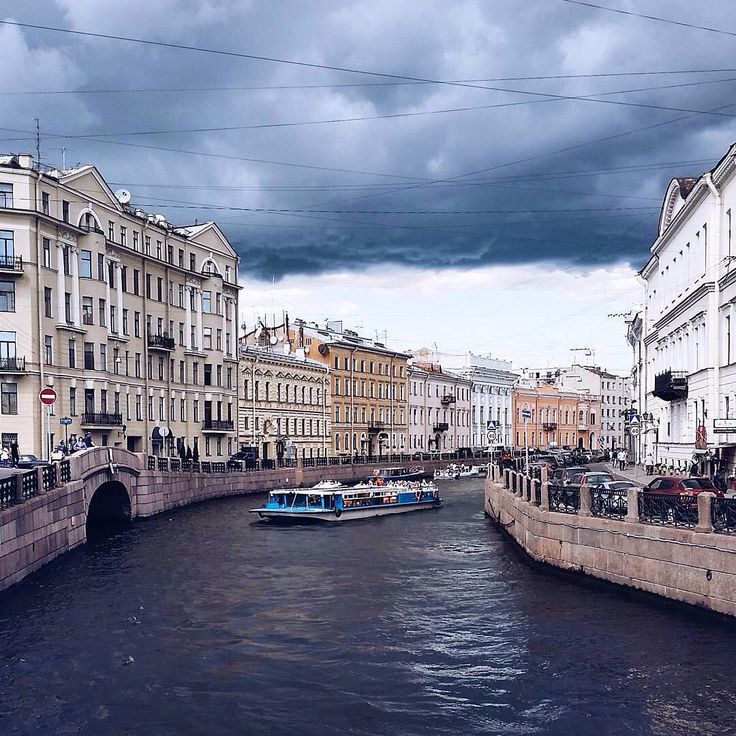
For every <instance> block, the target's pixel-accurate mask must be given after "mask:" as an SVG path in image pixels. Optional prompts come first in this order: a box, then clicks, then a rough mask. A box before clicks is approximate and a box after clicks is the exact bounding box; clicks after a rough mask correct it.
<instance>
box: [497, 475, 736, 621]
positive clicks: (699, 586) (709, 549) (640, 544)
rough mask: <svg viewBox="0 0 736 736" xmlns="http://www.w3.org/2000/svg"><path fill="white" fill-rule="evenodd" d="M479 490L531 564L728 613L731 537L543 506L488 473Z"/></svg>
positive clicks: (735, 556)
mask: <svg viewBox="0 0 736 736" xmlns="http://www.w3.org/2000/svg"><path fill="white" fill-rule="evenodd" d="M484 495H485V501H484V504H485V512H486V514H488V516H490V517H491V518H493V519H497V520H498V521H499V522H500V523H501V524H502V525H503V528H504V529H505V531H506V532H507V533H508V534H509V535H510V536H511V537H512V538H513V539H514V540H515V541H516V542H517V543H518V544H519V545H520V546H521V547H522V549H524V551H525V552H527V553H528V554H529V555H530V556H531V557H532V558H534V559H535V560H537V561H539V562H544V563H547V564H550V565H554V566H555V567H559V568H563V569H566V570H575V571H578V572H583V573H586V574H588V575H592V576H594V577H597V578H601V579H603V580H607V581H609V582H612V583H617V584H619V585H625V586H627V587H631V588H638V589H640V590H646V591H649V592H651V593H656V594H658V595H661V596H664V597H666V598H671V599H674V600H677V601H683V602H685V603H690V604H693V605H696V606H702V607H703V608H708V609H711V610H713V611H718V612H721V613H726V614H730V615H736V538H734V536H730V535H727V534H715V533H703V532H699V531H694V530H691V529H677V528H671V527H660V526H654V525H651V524H644V523H641V522H631V521H619V520H617V519H606V518H600V517H594V516H579V515H575V514H563V513H558V512H552V511H545V510H543V509H542V508H540V507H538V506H535V505H533V504H531V503H530V502H529V501H526V500H524V498H523V497H522V496H521V495H515V494H514V493H513V492H512V491H510V490H508V489H505V488H504V487H503V485H502V484H501V483H497V482H494V481H493V480H492V479H491V478H489V479H488V480H487V481H486V484H485V494H484ZM709 578H710V579H709Z"/></svg>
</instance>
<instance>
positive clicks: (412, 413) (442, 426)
mask: <svg viewBox="0 0 736 736" xmlns="http://www.w3.org/2000/svg"><path fill="white" fill-rule="evenodd" d="M472 388H473V382H472V381H470V380H468V379H465V378H461V377H460V376H455V375H453V374H451V373H446V372H445V371H443V370H442V366H441V365H440V364H439V363H427V362H422V361H414V362H413V363H412V364H411V365H410V366H409V449H410V450H411V451H419V452H445V451H447V452H449V451H451V450H456V449H458V448H460V447H470V446H471V444H470V437H471V432H472V426H471V421H470V419H471V417H470V399H471V391H472Z"/></svg>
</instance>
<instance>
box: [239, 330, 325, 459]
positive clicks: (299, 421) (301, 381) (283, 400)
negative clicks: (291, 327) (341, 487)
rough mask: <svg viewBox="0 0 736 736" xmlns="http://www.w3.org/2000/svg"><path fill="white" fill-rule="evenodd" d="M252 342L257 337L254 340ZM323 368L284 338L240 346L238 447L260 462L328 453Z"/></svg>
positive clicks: (243, 341) (243, 343) (242, 343)
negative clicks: (251, 453) (294, 348)
mask: <svg viewBox="0 0 736 736" xmlns="http://www.w3.org/2000/svg"><path fill="white" fill-rule="evenodd" d="M255 342H257V339H256V340H255ZM328 373H329V367H328V366H326V365H324V363H320V362H318V361H316V360H310V359H309V358H307V357H306V356H305V354H304V349H300V348H297V349H296V350H294V351H292V350H291V345H290V344H289V343H288V342H283V338H282V340H281V341H277V342H276V343H275V344H274V345H271V344H269V343H268V341H266V345H258V344H255V345H250V344H247V343H246V340H245V339H242V340H241V347H240V384H239V385H240V391H239V394H240V395H239V401H240V411H239V414H238V416H239V425H238V434H239V438H240V444H241V446H247V447H252V448H254V449H255V455H256V456H257V457H258V459H260V460H273V459H277V460H278V459H287V460H293V459H296V458H312V457H326V456H328V455H330V454H331V453H330V448H331V445H332V435H331V431H330V408H331V407H330V381H329V377H328Z"/></svg>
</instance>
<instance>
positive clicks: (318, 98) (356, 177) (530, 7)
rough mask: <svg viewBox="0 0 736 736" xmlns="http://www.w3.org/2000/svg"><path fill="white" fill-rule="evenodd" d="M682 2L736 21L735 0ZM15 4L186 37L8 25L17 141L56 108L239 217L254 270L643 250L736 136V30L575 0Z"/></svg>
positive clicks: (608, 258)
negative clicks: (681, 190)
mask: <svg viewBox="0 0 736 736" xmlns="http://www.w3.org/2000/svg"><path fill="white" fill-rule="evenodd" d="M603 4H610V5H611V7H618V8H628V9H632V10H636V11H637V12H641V13H653V14H656V12H657V11H660V13H659V14H662V13H664V10H662V3H660V2H654V0H637V2H633V0H610V3H603ZM665 10H666V15H667V16H668V17H670V18H673V19H676V20H682V21H687V22H690V23H696V24H698V25H702V26H710V27H714V28H724V29H729V28H734V27H736V7H734V4H733V3H730V2H728V1H727V0H722V1H720V2H712V3H708V4H707V5H704V4H703V5H702V7H701V4H699V5H698V8H697V11H696V10H695V9H694V6H693V4H692V3H690V2H687V1H686V0H673V1H672V2H669V3H667V4H666V8H665ZM0 18H2V19H5V20H10V21H15V22H18V23H24V24H33V25H43V26H54V27H59V28H67V29H76V30H79V31H87V32H90V33H96V34H109V35H115V36H127V37H131V38H137V39H148V40H151V41H156V42H162V43H166V44H176V45H178V46H179V47H180V48H170V47H164V46H160V45H151V44H140V43H131V42H124V41H120V40H114V39H110V38H99V37H92V36H80V35H73V34H64V33H57V32H52V31H49V30H41V29H38V28H35V29H34V28H29V27H26V26H18V25H10V24H4V25H0V62H1V63H2V66H3V70H4V73H3V79H4V83H3V87H2V88H0V94H1V95H2V99H3V104H2V105H1V106H0V127H2V128H3V130H2V131H0V140H2V143H0V149H4V150H5V151H8V152H12V151H20V150H33V149H34V148H35V142H34V140H33V137H32V135H30V134H29V132H32V131H33V127H34V123H33V121H34V118H38V119H39V120H40V126H41V133H42V139H41V154H42V160H43V161H44V162H45V163H47V164H49V165H53V166H60V165H61V163H62V156H63V157H64V159H65V161H66V164H67V166H72V165H74V164H76V163H77V162H83V163H95V164H96V165H97V166H98V167H99V168H100V170H101V171H102V173H103V175H104V176H105V177H106V178H107V180H108V181H110V182H111V183H112V184H113V186H124V187H126V188H128V189H130V190H131V192H132V193H133V204H135V205H138V206H141V207H142V208H143V209H145V210H147V211H151V212H163V213H165V214H166V215H167V217H168V219H169V220H170V221H172V222H175V223H182V224H184V223H189V222H194V221H195V220H198V221H202V220H206V219H215V220H217V221H218V222H219V223H220V224H221V226H222V228H223V229H224V231H225V232H226V233H227V234H228V236H229V237H230V239H231V241H232V242H233V244H234V245H235V247H236V248H237V250H238V252H239V253H240V256H241V259H242V268H243V270H244V272H245V273H247V275H248V276H249V277H251V278H254V277H255V278H260V279H267V280H271V279H272V278H275V279H280V278H282V277H283V276H286V275H289V274H300V273H301V274H319V273H324V272H331V271H337V270H342V271H344V270H360V269H364V268H368V267H372V266H381V265H386V266H391V265H392V264H393V265H396V266H413V267H419V268H426V269H437V268H458V269H472V268H481V267H486V266H489V265H500V264H517V263H538V262H547V261H553V262H556V263H559V264H574V265H575V266H576V267H580V266H582V267H586V266H588V267H590V268H597V267H601V266H605V265H606V264H613V263H622V262H628V263H632V264H634V265H635V266H638V265H641V264H642V263H643V261H644V259H645V258H646V253H647V248H648V245H649V244H650V242H651V240H652V239H653V237H654V235H655V231H656V222H657V216H658V213H659V207H660V204H661V199H662V196H663V192H664V188H665V186H666V184H667V182H668V180H669V179H670V178H672V177H673V176H689V175H697V174H699V173H702V172H703V171H705V170H707V169H708V168H710V167H711V166H712V165H713V163H715V161H717V160H718V159H719V158H720V156H721V155H722V154H723V152H724V151H725V149H726V147H727V146H728V145H729V144H730V143H731V142H732V141H733V138H734V135H733V133H734V126H735V125H736V118H734V117H732V116H733V115H736V98H735V97H734V93H735V92H736V61H734V60H735V59H736V56H735V55H734V50H735V49H736V38H733V37H729V36H726V35H722V34H717V33H712V32H707V31H704V30H699V29H695V28H685V27H679V26H676V25H668V24H664V23H655V22H653V21H648V20H645V19H642V18H636V17H629V16H624V15H620V14H615V13H608V12H605V11H602V10H600V9H596V8H591V7H582V6H579V5H574V4H570V3H567V2H562V0H525V1H524V2H523V3H520V2H518V0H495V1H494V2H487V0H464V1H462V0H460V1H457V0H453V1H452V2H450V1H449V0H448V1H442V0H429V1H427V2H420V1H418V0H408V1H407V2H401V3H397V2H395V0H355V1H354V2H338V1H337V0H332V1H327V0H325V1H321V2H320V1H319V0H310V1H309V2H306V1H304V2H300V1H298V0H271V1H269V2H256V1H255V0H157V1H156V2H151V1H150V0H146V1H145V2H144V1H143V0H127V2H125V3H121V2H119V0H115V1H114V2H113V1H112V0H39V1H38V2H34V3H32V4H31V3H28V2H27V1H26V0H10V1H9V2H5V3H4V4H3V7H2V14H1V15H0ZM181 46H193V47H198V48H200V49H219V50H223V51H229V52H236V53H239V54H248V55H252V56H263V57H269V58H271V59H281V60H292V61H299V62H306V63H311V64H316V65H323V66H330V67H340V68H342V69H343V70H345V69H353V70H364V71H373V72H380V73H384V74H387V75H397V76H400V77H409V78H411V79H396V78H393V77H390V76H386V77H381V76H375V75H368V74H356V73H350V72H348V71H336V70H328V69H323V68H314V67H309V66H300V65H294V64H286V63H279V62H277V61H273V60H272V61H264V60H256V59H252V58H251V59H248V58H242V57H239V56H228V55H222V54H211V53H205V52H202V51H194V50H187V49H184V48H181ZM714 70H715V71H714ZM652 72H657V73H656V74H655V73H652ZM665 72H676V73H665ZM580 75H591V76H580ZM611 75H618V76H611ZM520 77H524V78H525V79H519V78H520ZM530 77H536V78H534V79H532V78H530ZM418 80H445V81H452V82H453V83H452V84H436V83H427V82H423V81H418ZM458 80H461V81H459V82H458ZM462 80H466V81H462ZM467 80H471V81H467ZM571 97H574V98H578V99H569V98H571ZM581 98H588V99H581ZM591 98H592V99H591ZM614 103H615V104H614ZM469 108H470V109H469ZM701 111H711V112H710V114H706V112H701ZM389 116H390V117H389ZM325 121H329V122H325ZM62 149H63V150H62Z"/></svg>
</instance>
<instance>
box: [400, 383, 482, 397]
mask: <svg viewBox="0 0 736 736" xmlns="http://www.w3.org/2000/svg"><path fill="white" fill-rule="evenodd" d="M453 389H454V390H453ZM410 390H411V395H412V396H424V382H423V381H412V382H411V388H410ZM431 393H432V386H427V396H430V395H431ZM434 395H435V398H440V397H441V396H447V397H452V398H456V399H458V400H460V401H467V400H468V398H469V396H470V391H469V389H467V388H463V387H461V386H442V391H441V392H440V386H439V384H435V386H434Z"/></svg>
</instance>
